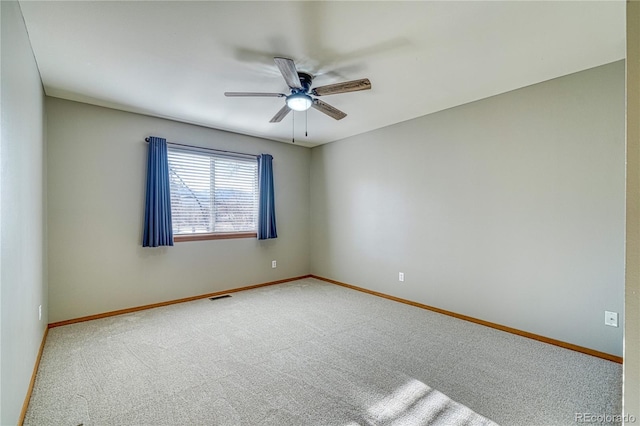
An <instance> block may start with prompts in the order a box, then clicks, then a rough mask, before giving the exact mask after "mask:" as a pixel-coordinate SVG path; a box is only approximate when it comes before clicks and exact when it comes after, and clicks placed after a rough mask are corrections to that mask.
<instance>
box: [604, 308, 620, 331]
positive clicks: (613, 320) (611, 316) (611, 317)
mask: <svg viewBox="0 0 640 426" xmlns="http://www.w3.org/2000/svg"><path fill="white" fill-rule="evenodd" d="M604 325H609V326H611V327H617V326H618V313H617V312H609V311H604Z"/></svg>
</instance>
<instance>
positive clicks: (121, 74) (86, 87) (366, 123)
mask: <svg viewBox="0 0 640 426" xmlns="http://www.w3.org/2000/svg"><path fill="white" fill-rule="evenodd" d="M20 5H21V8H22V12H23V14H24V18H25V22H26V25H27V29H28V31H29V37H30V39H31V44H32V46H33V51H34V54H35V57H36V61H37V63H38V67H39V69H40V73H41V75H42V81H43V84H44V87H45V91H46V93H47V95H50V96H55V97H60V98H64V99H70V100H76V101H81V102H86V103H90V104H95V105H102V106H107V107H112V108H116V109H121V110H125V111H132V112H139V113H143V114H149V115H153V116H159V117H166V118H171V119H175V120H179V121H184V122H188V123H195V124H199V125H203V126H207V127H214V128H218V129H224V130H229V131H233V132H237V133H243V134H248V135H254V136H260V137H263V138H267V139H272V140H277V141H282V142H289V143H290V142H291V136H292V116H293V115H294V114H289V115H288V116H287V117H286V118H285V119H284V120H283V121H282V122H281V123H275V124H274V123H269V120H270V119H271V117H272V116H273V115H274V114H275V113H276V112H277V111H278V110H279V109H280V108H281V107H282V106H283V104H284V100H283V99H282V98H227V97H225V96H224V95H223V93H224V92H225V91H258V92H283V93H288V89H287V86H286V84H285V82H284V80H283V79H282V76H281V75H280V73H279V71H278V68H277V67H276V66H275V64H274V62H273V57H274V56H284V57H289V58H292V59H293V60H294V61H295V62H296V64H297V66H298V70H300V71H307V72H310V73H312V74H313V75H315V76H316V77H315V80H314V86H319V85H325V84H331V83H336V82H341V81H346V80H353V79H358V78H364V77H366V78H369V79H370V80H371V83H372V89H371V90H370V91H362V92H353V93H346V94H340V95H332V96H324V97H322V100H323V101H325V102H328V103H329V104H331V105H333V106H335V107H336V108H339V109H341V110H342V111H344V112H346V113H347V114H348V116H347V117H346V118H344V119H343V120H341V121H335V120H333V119H332V118H329V117H328V116H326V115H324V114H322V113H320V112H319V111H316V110H314V109H311V110H309V111H308V132H309V136H308V137H307V138H305V137H304V121H305V113H300V112H298V113H295V132H296V143H299V144H301V145H305V146H314V145H317V144H322V143H326V142H331V141H335V140H338V139H342V138H345V137H348V136H352V135H355V134H359V133H363V132H367V131H370V130H373V129H376V128H380V127H383V126H388V125H390V124H394V123H398V122H401V121H405V120H409V119H411V118H415V117H419V116H422V115H425V114H429V113H433V112H435V111H440V110H443V109H446V108H450V107H453V106H456V105H461V104H464V103H467V102H471V101H474V100H478V99H482V98H486V97H488V96H493V95H496V94H499V93H504V92H507V91H510V90H513V89H516V88H520V87H524V86H527V85H531V84H534V83H538V82H541V81H545V80H549V79H552V78H555V77H558V76H562V75H566V74H570V73H573V72H577V71H581V70H584V69H587V68H592V67H594V66H598V65H602V64H606V63H609V62H613V61H616V60H619V59H623V58H624V55H625V2H624V1H609V2H583V1H572V2H551V1H547V2H542V1H537V2H522V1H512V2H484V1H476V2H397V1H387V2H363V1H359V2H240V1H231V2H214V1H208V2H190V1H175V2H155V1H126V2H112V1H107V2H96V1H93V2H91V1H73V2H61V1H45V2H39V1H24V0H23V1H21V2H20Z"/></svg>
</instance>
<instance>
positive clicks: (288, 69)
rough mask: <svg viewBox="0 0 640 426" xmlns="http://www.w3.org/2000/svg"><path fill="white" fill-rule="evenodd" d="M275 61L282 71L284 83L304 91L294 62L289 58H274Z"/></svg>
mask: <svg viewBox="0 0 640 426" xmlns="http://www.w3.org/2000/svg"><path fill="white" fill-rule="evenodd" d="M273 60H274V61H276V65H277V66H278V68H279V69H280V73H282V76H283V77H284V81H286V82H287V86H289V87H290V88H292V89H302V83H300V77H298V70H297V69H296V64H295V63H294V62H293V60H292V59H288V58H273Z"/></svg>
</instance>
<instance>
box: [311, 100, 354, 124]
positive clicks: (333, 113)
mask: <svg viewBox="0 0 640 426" xmlns="http://www.w3.org/2000/svg"><path fill="white" fill-rule="evenodd" d="M311 106H312V107H314V108H315V109H317V110H318V111H320V112H324V113H325V114H327V115H328V116H329V117H332V118H335V119H336V120H342V119H343V118H345V117H346V116H347V114H345V113H344V112H342V111H340V110H339V109H338V108H336V107H332V106H331V105H329V104H328V103H326V102H322V101H321V100H320V99H314V100H313V103H312V104H311Z"/></svg>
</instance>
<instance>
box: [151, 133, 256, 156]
mask: <svg viewBox="0 0 640 426" xmlns="http://www.w3.org/2000/svg"><path fill="white" fill-rule="evenodd" d="M144 141H145V142H146V143H149V138H144ZM167 144H169V145H178V146H185V147H187V148H197V149H203V150H205V151H214V152H226V153H227V154H235V155H244V156H247V157H255V158H258V155H255V154H247V153H246V152H236V151H225V150H223V149H215V148H207V147H203V146H196V145H187V144H184V143H176V142H169V141H167Z"/></svg>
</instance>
